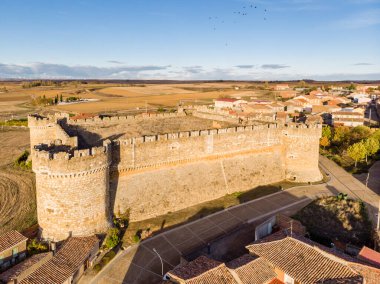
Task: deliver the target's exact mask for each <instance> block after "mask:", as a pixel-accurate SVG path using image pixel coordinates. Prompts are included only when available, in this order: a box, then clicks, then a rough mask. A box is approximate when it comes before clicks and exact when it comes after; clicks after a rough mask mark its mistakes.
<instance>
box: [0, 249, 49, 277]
mask: <svg viewBox="0 0 380 284" xmlns="http://www.w3.org/2000/svg"><path fill="white" fill-rule="evenodd" d="M52 256H53V253H52V252H45V253H39V254H35V255H32V256H31V257H28V258H27V259H26V260H24V261H23V262H20V263H19V264H17V265H15V266H13V267H12V268H10V269H8V270H6V271H5V272H3V273H2V274H0V282H1V281H3V282H5V283H8V282H9V281H11V280H12V279H17V280H18V281H21V280H22V279H24V278H25V277H26V276H27V274H26V275H25V276H24V275H23V274H24V273H25V272H26V271H27V270H34V269H37V268H38V267H40V266H42V265H43V264H44V263H46V262H47V261H48V260H50V259H51V258H52Z"/></svg>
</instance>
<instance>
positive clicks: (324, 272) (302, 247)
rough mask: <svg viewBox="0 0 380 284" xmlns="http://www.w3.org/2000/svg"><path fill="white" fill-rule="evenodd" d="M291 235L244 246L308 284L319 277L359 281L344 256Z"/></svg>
mask: <svg viewBox="0 0 380 284" xmlns="http://www.w3.org/2000/svg"><path fill="white" fill-rule="evenodd" d="M311 243H312V242H310V243H306V242H303V241H300V240H299V239H296V238H294V237H285V238H282V239H279V240H274V241H265V239H264V240H261V241H260V243H254V244H252V245H249V246H247V248H248V249H249V251H250V253H252V254H255V255H258V256H260V257H262V258H264V259H266V260H267V261H268V262H270V263H271V264H272V265H274V266H276V267H278V268H279V269H280V270H282V271H284V272H285V273H286V274H288V275H289V276H291V277H292V278H294V279H295V280H296V281H298V282H301V283H304V284H309V283H310V284H311V283H317V282H319V281H322V280H333V279H347V281H353V282H351V283H362V280H363V279H362V277H361V276H360V275H359V274H358V273H357V272H355V271H354V270H353V269H351V268H350V267H349V266H348V265H347V262H345V261H344V259H339V258H338V257H337V256H336V255H332V254H329V253H327V252H326V251H322V250H321V249H319V246H312V245H311Z"/></svg>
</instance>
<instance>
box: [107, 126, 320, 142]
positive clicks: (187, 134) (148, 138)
mask: <svg viewBox="0 0 380 284" xmlns="http://www.w3.org/2000/svg"><path fill="white" fill-rule="evenodd" d="M265 129H283V130H293V131H297V130H301V131H302V130H304V129H315V130H316V132H315V133H316V135H319V132H320V131H321V129H322V125H318V124H310V125H306V124H300V123H298V124H296V123H293V124H287V125H278V124H265V125H248V126H237V127H229V128H219V129H205V130H193V131H181V132H172V133H165V134H156V135H144V136H140V137H133V138H128V139H117V140H113V143H115V144H119V145H129V144H141V143H146V142H157V141H169V140H176V139H181V138H192V137H199V136H209V135H213V136H217V135H223V134H226V133H243V132H255V131H260V130H265ZM311 134H312V133H311V132H309V135H311Z"/></svg>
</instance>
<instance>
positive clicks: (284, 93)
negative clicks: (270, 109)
mask: <svg viewBox="0 0 380 284" xmlns="http://www.w3.org/2000/svg"><path fill="white" fill-rule="evenodd" d="M274 94H275V96H276V97H280V98H282V99H291V98H294V97H295V96H296V95H297V92H296V91H293V90H286V91H276V92H275V93H274Z"/></svg>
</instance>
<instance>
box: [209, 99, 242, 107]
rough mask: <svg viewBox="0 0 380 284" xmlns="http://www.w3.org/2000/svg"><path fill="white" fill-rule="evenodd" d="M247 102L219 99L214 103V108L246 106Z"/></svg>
mask: <svg viewBox="0 0 380 284" xmlns="http://www.w3.org/2000/svg"><path fill="white" fill-rule="evenodd" d="M246 103H247V101H245V100H239V99H233V98H221V99H216V100H215V101H214V106H215V108H230V109H232V108H235V107H240V106H241V105H242V104H246Z"/></svg>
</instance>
